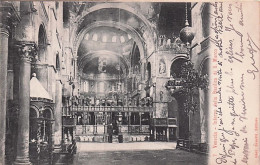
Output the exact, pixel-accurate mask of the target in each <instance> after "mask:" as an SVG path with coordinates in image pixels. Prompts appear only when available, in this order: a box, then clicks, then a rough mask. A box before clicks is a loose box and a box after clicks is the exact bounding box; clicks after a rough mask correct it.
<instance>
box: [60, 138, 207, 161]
mask: <svg viewBox="0 0 260 165" xmlns="http://www.w3.org/2000/svg"><path fill="white" fill-rule="evenodd" d="M77 145H78V152H77V154H76V155H74V157H73V159H72V160H70V159H63V161H62V162H60V163H62V164H74V165H206V164H207V156H206V155H200V154H195V153H190V152H186V151H182V150H176V149H175V146H176V143H166V142H165V143H164V142H135V143H112V144H111V143H77Z"/></svg>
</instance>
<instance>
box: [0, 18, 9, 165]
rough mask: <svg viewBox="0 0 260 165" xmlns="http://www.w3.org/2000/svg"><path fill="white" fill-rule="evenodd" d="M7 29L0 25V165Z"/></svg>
mask: <svg viewBox="0 0 260 165" xmlns="http://www.w3.org/2000/svg"><path fill="white" fill-rule="evenodd" d="M0 18H1V17H0ZM8 29H9V28H8V26H6V25H4V24H2V23H0V80H1V82H0V107H1V108H0V113H1V115H0V132H1V133H0V154H1V155H0V164H5V129H6V104H7V103H6V101H7V99H6V93H7V90H6V89H7V60H8V37H9V31H8Z"/></svg>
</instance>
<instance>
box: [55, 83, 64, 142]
mask: <svg viewBox="0 0 260 165" xmlns="http://www.w3.org/2000/svg"><path fill="white" fill-rule="evenodd" d="M55 94H56V95H55V110H54V120H55V122H54V145H55V146H60V144H61V140H62V84H61V81H60V80H56V92H55Z"/></svg>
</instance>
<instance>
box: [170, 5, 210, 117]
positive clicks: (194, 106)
mask: <svg viewBox="0 0 260 165" xmlns="http://www.w3.org/2000/svg"><path fill="white" fill-rule="evenodd" d="M185 11H186V13H185V14H186V20H185V27H184V28H183V29H182V30H181V31H180V39H181V41H182V42H183V43H185V44H186V46H187V48H188V53H187V55H188V58H187V61H186V62H184V63H183V64H182V65H181V69H180V75H179V76H178V78H176V77H171V78H170V80H169V81H168V82H167V83H166V85H165V87H166V89H167V90H168V91H170V93H171V95H173V94H175V93H177V94H179V95H182V96H184V97H183V98H185V100H184V103H183V107H184V112H185V114H187V115H188V114H189V113H190V112H193V113H194V112H196V111H197V110H198V108H199V106H198V103H197V102H196V101H195V100H194V99H193V96H194V94H195V92H198V89H201V90H207V89H208V85H209V79H208V75H207V74H206V75H202V74H199V72H198V71H197V70H195V69H194V64H193V63H192V62H191V60H190V56H189V55H190V44H191V41H192V40H193V39H194V36H195V34H194V32H193V29H192V28H191V27H190V26H189V22H188V12H187V3H186V5H185Z"/></svg>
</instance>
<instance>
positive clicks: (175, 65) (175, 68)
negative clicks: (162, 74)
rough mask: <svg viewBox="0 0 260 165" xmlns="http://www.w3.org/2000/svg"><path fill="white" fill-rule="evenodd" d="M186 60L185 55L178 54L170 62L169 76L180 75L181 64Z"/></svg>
mask: <svg viewBox="0 0 260 165" xmlns="http://www.w3.org/2000/svg"><path fill="white" fill-rule="evenodd" d="M187 60H188V58H187V57H182V56H178V57H176V58H174V60H173V61H172V63H171V68H170V76H172V77H178V78H179V77H180V76H179V74H180V71H181V65H182V64H183V63H184V62H186V61H187Z"/></svg>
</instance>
